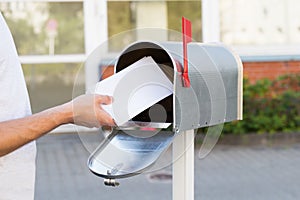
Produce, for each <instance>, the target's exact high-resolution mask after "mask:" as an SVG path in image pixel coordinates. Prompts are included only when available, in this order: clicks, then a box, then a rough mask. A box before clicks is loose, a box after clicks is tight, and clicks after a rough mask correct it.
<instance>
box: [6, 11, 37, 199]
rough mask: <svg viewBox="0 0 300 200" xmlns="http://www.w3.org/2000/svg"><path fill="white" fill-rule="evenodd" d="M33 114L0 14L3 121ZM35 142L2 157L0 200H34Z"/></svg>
mask: <svg viewBox="0 0 300 200" xmlns="http://www.w3.org/2000/svg"><path fill="white" fill-rule="evenodd" d="M30 114H31V109H30V102H29V97H28V93H27V88H26V84H25V80H24V76H23V71H22V68H21V65H20V62H19V60H18V55H17V51H16V48H15V44H14V41H13V38H12V36H11V33H10V31H9V29H8V27H7V25H6V23H5V21H4V19H3V17H2V14H1V12H0V121H5V120H10V119H16V118H21V117H24V116H27V115H30ZM35 156H36V146H35V142H32V143H30V144H28V145H25V146H23V147H22V148H20V149H18V150H16V151H14V152H12V153H10V154H8V155H6V156H3V157H0V200H19V199H20V200H21V199H22V200H32V199H34V183H35Z"/></svg>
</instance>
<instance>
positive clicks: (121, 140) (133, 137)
mask: <svg viewBox="0 0 300 200" xmlns="http://www.w3.org/2000/svg"><path fill="white" fill-rule="evenodd" d="M173 138H174V133H173V132H170V131H159V132H158V131H157V130H156V131H147V130H126V131H125V130H114V131H113V132H112V133H111V134H110V135H109V136H108V137H107V138H106V139H105V140H104V142H103V143H102V144H100V145H99V147H98V148H97V149H96V150H95V151H94V153H92V154H91V156H90V157H89V159H88V167H89V169H90V170H91V171H92V172H93V173H94V174H96V175H98V176H100V177H103V178H112V179H115V178H125V177H130V176H134V175H137V174H140V173H142V172H144V171H145V170H147V169H148V168H150V167H151V166H152V165H153V164H154V163H155V161H156V160H157V159H158V158H159V156H160V155H161V154H162V153H163V152H164V151H165V150H166V149H167V147H168V146H169V145H170V144H171V143H172V141H173Z"/></svg>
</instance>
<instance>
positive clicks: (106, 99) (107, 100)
mask: <svg viewBox="0 0 300 200" xmlns="http://www.w3.org/2000/svg"><path fill="white" fill-rule="evenodd" d="M95 102H96V103H97V104H104V105H108V104H111V103H112V102H113V98H112V97H111V96H107V95H95Z"/></svg>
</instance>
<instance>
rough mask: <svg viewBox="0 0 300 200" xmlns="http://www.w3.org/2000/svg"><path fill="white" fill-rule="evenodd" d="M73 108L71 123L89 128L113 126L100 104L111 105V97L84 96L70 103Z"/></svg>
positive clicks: (112, 121) (113, 123)
mask: <svg viewBox="0 0 300 200" xmlns="http://www.w3.org/2000/svg"><path fill="white" fill-rule="evenodd" d="M70 103H72V107H73V123H74V124H77V125H81V126H86V127H89V128H92V127H100V126H115V122H114V120H113V118H112V117H111V116H110V115H109V114H108V113H107V112H105V110H103V109H102V107H101V104H103V105H107V104H111V103H112V97H109V96H103V95H97V94H86V95H81V96H79V97H77V98H75V99H74V100H73V101H71V102H70Z"/></svg>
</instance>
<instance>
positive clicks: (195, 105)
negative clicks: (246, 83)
mask: <svg viewBox="0 0 300 200" xmlns="http://www.w3.org/2000/svg"><path fill="white" fill-rule="evenodd" d="M182 52H183V47H182V43H181V42H166V43H156V42H152V41H140V42H136V43H133V44H131V45H130V46H129V47H127V48H126V49H125V50H124V51H123V52H122V53H121V54H120V56H119V57H118V59H117V61H116V63H115V72H116V73H117V72H119V71H121V70H122V69H124V68H126V67H127V66H129V65H130V64H132V63H134V62H135V61H137V60H139V59H141V58H143V57H145V56H151V57H152V58H153V59H154V60H155V62H156V63H158V65H159V66H160V68H161V69H162V70H163V72H164V73H165V74H166V75H167V77H168V78H169V79H170V81H171V82H172V83H173V86H174V88H173V95H171V96H169V97H167V98H165V99H163V100H162V101H160V102H159V103H158V104H160V105H161V106H163V108H164V109H165V111H166V115H167V117H166V120H165V121H159V120H156V119H153V118H152V119H151V120H150V118H149V113H148V112H149V109H147V110H146V111H144V112H142V113H140V114H139V115H137V116H136V117H134V118H133V119H132V122H130V123H129V124H128V126H126V127H116V128H114V129H113V131H112V133H111V134H110V135H109V136H108V137H107V139H106V140H105V141H104V142H103V143H102V144H101V145H100V146H99V147H98V148H97V149H96V151H95V152H94V153H93V154H92V155H91V156H90V158H89V160H88V166H89V168H90V170H91V171H92V172H93V173H94V174H96V175H98V176H100V177H103V178H108V179H115V178H124V177H129V176H132V175H136V174H139V173H141V172H143V171H145V170H147V169H148V168H149V167H151V166H152V165H153V164H154V163H155V161H156V160H157V159H158V158H159V156H160V155H161V153H162V152H163V151H164V150H165V149H167V147H168V146H169V145H170V144H171V143H172V140H173V138H174V136H175V135H176V134H180V133H181V132H182V131H186V130H191V129H197V128H201V127H208V126H213V125H217V124H221V123H224V122H230V121H233V120H241V119H242V73H243V67H242V63H241V61H240V59H239V57H238V56H237V55H235V54H234V53H233V52H232V51H231V50H229V49H228V48H227V47H225V46H224V45H222V44H202V43H193V42H191V43H189V44H188V45H187V59H188V74H187V76H188V78H189V81H190V86H189V87H188V86H185V85H184V83H183V82H184V80H183V79H184V77H183V64H182V63H183V53H182ZM170 124H171V126H170V128H169V129H166V128H167V127H169V125H170ZM154 132H155V134H153V133H154ZM128 133H130V134H128ZM137 135H143V137H136V136H137ZM147 135H149V137H146V136H147ZM107 184H108V185H113V183H112V182H110V181H108V182H107Z"/></svg>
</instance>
